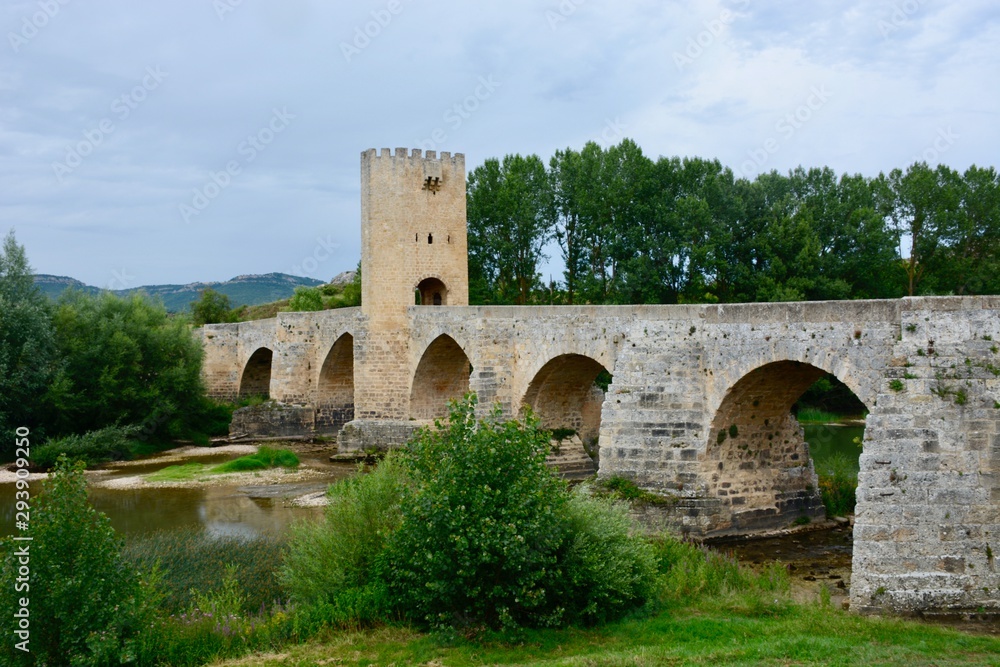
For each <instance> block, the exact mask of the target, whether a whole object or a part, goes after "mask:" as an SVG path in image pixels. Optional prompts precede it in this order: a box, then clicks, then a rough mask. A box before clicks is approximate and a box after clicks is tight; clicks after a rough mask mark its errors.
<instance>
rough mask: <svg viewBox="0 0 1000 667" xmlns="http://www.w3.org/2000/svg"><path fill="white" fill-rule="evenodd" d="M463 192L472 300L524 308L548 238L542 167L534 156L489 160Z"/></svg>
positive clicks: (550, 212)
mask: <svg viewBox="0 0 1000 667" xmlns="http://www.w3.org/2000/svg"><path fill="white" fill-rule="evenodd" d="M467 190H468V195H467V198H468V225H469V273H470V283H471V286H472V292H473V294H472V297H473V300H481V301H484V302H492V303H518V304H526V303H528V302H529V301H530V298H531V294H532V292H533V291H535V290H536V289H538V287H539V284H540V281H539V273H538V265H539V263H540V261H541V260H542V259H544V257H545V256H544V254H543V252H542V250H543V248H544V247H545V244H546V243H547V242H548V241H549V240H550V239H551V238H552V234H553V218H554V215H555V214H554V208H553V205H552V193H551V189H550V182H549V177H548V175H547V173H546V171H545V164H544V163H543V162H542V161H541V159H540V158H539V157H538V156H536V155H529V156H528V157H522V156H520V155H508V156H506V157H505V158H504V159H503V162H500V161H499V160H497V159H495V158H491V159H488V160H486V162H485V163H484V164H483V165H482V166H480V167H477V168H476V169H474V170H473V171H472V173H471V174H469V183H468V188H467Z"/></svg>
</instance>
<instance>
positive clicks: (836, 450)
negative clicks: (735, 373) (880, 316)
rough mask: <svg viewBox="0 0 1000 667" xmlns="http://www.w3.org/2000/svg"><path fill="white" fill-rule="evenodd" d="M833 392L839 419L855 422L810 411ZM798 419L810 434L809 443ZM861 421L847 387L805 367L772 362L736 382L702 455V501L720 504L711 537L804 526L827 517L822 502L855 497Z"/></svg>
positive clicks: (837, 511)
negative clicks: (839, 408)
mask: <svg viewBox="0 0 1000 667" xmlns="http://www.w3.org/2000/svg"><path fill="white" fill-rule="evenodd" d="M824 385H825V386H824ZM807 390H808V392H809V394H807ZM831 392H832V393H834V394H836V393H839V394H840V395H841V397H840V399H838V404H839V405H840V406H846V407H842V411H843V410H844V409H846V410H847V411H849V412H854V413H856V414H853V415H844V414H843V413H841V414H837V415H835V414H829V415H827V414H824V413H823V412H822V411H819V410H816V409H815V407H813V406H811V405H809V403H815V402H817V401H821V400H822V397H823V396H824V395H825V396H827V397H829V396H830V395H831ZM804 394H807V395H806V396H805V397H803V395H804ZM810 395H811V398H810ZM800 399H802V400H801V401H800ZM807 399H808V400H807ZM796 413H798V414H799V415H801V416H802V418H803V419H802V421H803V422H805V423H806V429H809V430H810V431H811V433H810V436H809V441H807V439H806V429H804V428H803V423H800V421H799V419H798V418H797V417H796ZM866 413H867V409H866V408H865V406H864V404H863V403H862V402H861V401H860V400H859V399H858V398H857V396H856V395H854V394H853V392H851V390H850V389H849V388H847V387H846V385H843V384H842V383H840V382H839V381H838V380H836V378H834V377H833V376H831V375H829V374H828V373H827V372H826V371H825V370H823V369H820V368H817V367H816V366H813V365H811V364H807V363H802V362H798V361H776V362H772V363H768V364H765V365H763V366H760V367H758V368H756V369H754V370H752V371H750V372H749V373H747V374H746V375H744V376H743V377H742V378H740V379H739V380H738V381H737V382H736V383H735V384H733V386H732V387H730V388H729V390H728V391H727V392H726V395H725V397H724V398H723V400H722V403H721V405H720V406H719V409H718V410H717V411H716V414H715V417H714V419H713V421H712V426H711V429H710V430H709V434H708V442H707V444H706V449H705V461H704V465H705V467H706V469H705V473H706V475H705V477H706V478H707V479H709V480H710V481H709V484H708V488H707V489H706V497H707V498H714V499H718V500H719V501H720V503H721V510H722V511H721V513H720V514H719V517H720V518H719V520H718V525H716V526H715V527H714V528H713V529H712V532H713V533H714V534H716V535H726V534H746V533H749V532H754V531H759V530H766V529H771V528H785V527H788V526H790V525H792V524H794V523H807V522H811V521H814V520H819V519H823V518H824V517H825V516H826V514H827V511H826V508H825V507H824V497H825V499H826V500H827V502H828V503H834V504H836V503H838V502H839V503H841V504H843V503H845V502H846V500H845V499H843V498H840V499H839V500H838V496H839V495H843V494H846V493H848V492H849V493H850V495H851V497H853V489H854V488H856V486H857V460H858V454H859V453H860V444H861V439H862V437H863V424H864V417H865V414H866ZM844 417H853V420H843V421H841V419H842V418H844ZM852 424H853V428H852V426H851V425H852ZM845 436H846V438H847V445H846V447H847V449H846V450H845V449H844V447H845V445H844V443H843V440H844V437H845ZM810 441H811V442H812V446H811V445H810V444H809V442H810ZM851 448H854V451H851ZM813 450H815V452H814V451H813ZM814 453H815V454H818V455H819V458H814V456H813V454H814ZM817 471H818V472H819V473H821V474H820V475H817ZM852 475H853V487H852V486H851V482H850V480H849V479H848V478H850V477H851V476H852ZM852 509H853V504H852V505H851V509H850V510H848V509H835V510H832V513H835V514H842V513H847V512H848V511H852Z"/></svg>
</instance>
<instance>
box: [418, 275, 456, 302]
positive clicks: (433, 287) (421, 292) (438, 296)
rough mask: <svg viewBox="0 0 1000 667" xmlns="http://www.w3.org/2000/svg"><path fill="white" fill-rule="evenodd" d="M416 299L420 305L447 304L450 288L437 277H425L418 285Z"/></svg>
mask: <svg viewBox="0 0 1000 667" xmlns="http://www.w3.org/2000/svg"><path fill="white" fill-rule="evenodd" d="M415 300H416V304H417V305H418V306H447V305H448V288H447V286H446V285H445V284H444V283H443V282H441V281H440V280H438V279H437V278H425V279H423V280H421V281H420V283H419V284H418V285H417V289H416V294H415Z"/></svg>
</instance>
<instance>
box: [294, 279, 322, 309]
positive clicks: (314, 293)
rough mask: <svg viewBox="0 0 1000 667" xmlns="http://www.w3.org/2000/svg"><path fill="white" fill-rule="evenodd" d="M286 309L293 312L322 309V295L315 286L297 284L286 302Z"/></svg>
mask: <svg viewBox="0 0 1000 667" xmlns="http://www.w3.org/2000/svg"><path fill="white" fill-rule="evenodd" d="M288 310H290V311H293V312H296V311H316V310H323V295H322V293H321V292H320V291H319V290H318V289H316V288H315V287H306V286H304V285H299V286H298V287H296V288H295V294H293V295H292V298H291V300H290V301H289V302H288Z"/></svg>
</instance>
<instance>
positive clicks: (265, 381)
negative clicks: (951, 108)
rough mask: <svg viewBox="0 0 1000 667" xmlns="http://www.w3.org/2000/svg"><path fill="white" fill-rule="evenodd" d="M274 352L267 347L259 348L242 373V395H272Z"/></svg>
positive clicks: (251, 356) (240, 392)
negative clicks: (272, 361)
mask: <svg viewBox="0 0 1000 667" xmlns="http://www.w3.org/2000/svg"><path fill="white" fill-rule="evenodd" d="M273 356H274V353H273V352H272V351H271V350H270V349H269V348H266V347H259V348H257V349H256V350H255V351H254V353H253V354H251V355H250V358H249V359H248V360H247V363H246V365H245V366H244V367H243V373H242V374H241V375H240V391H239V394H240V397H241V398H242V397H244V396H264V397H270V395H271V359H272V357H273Z"/></svg>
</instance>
